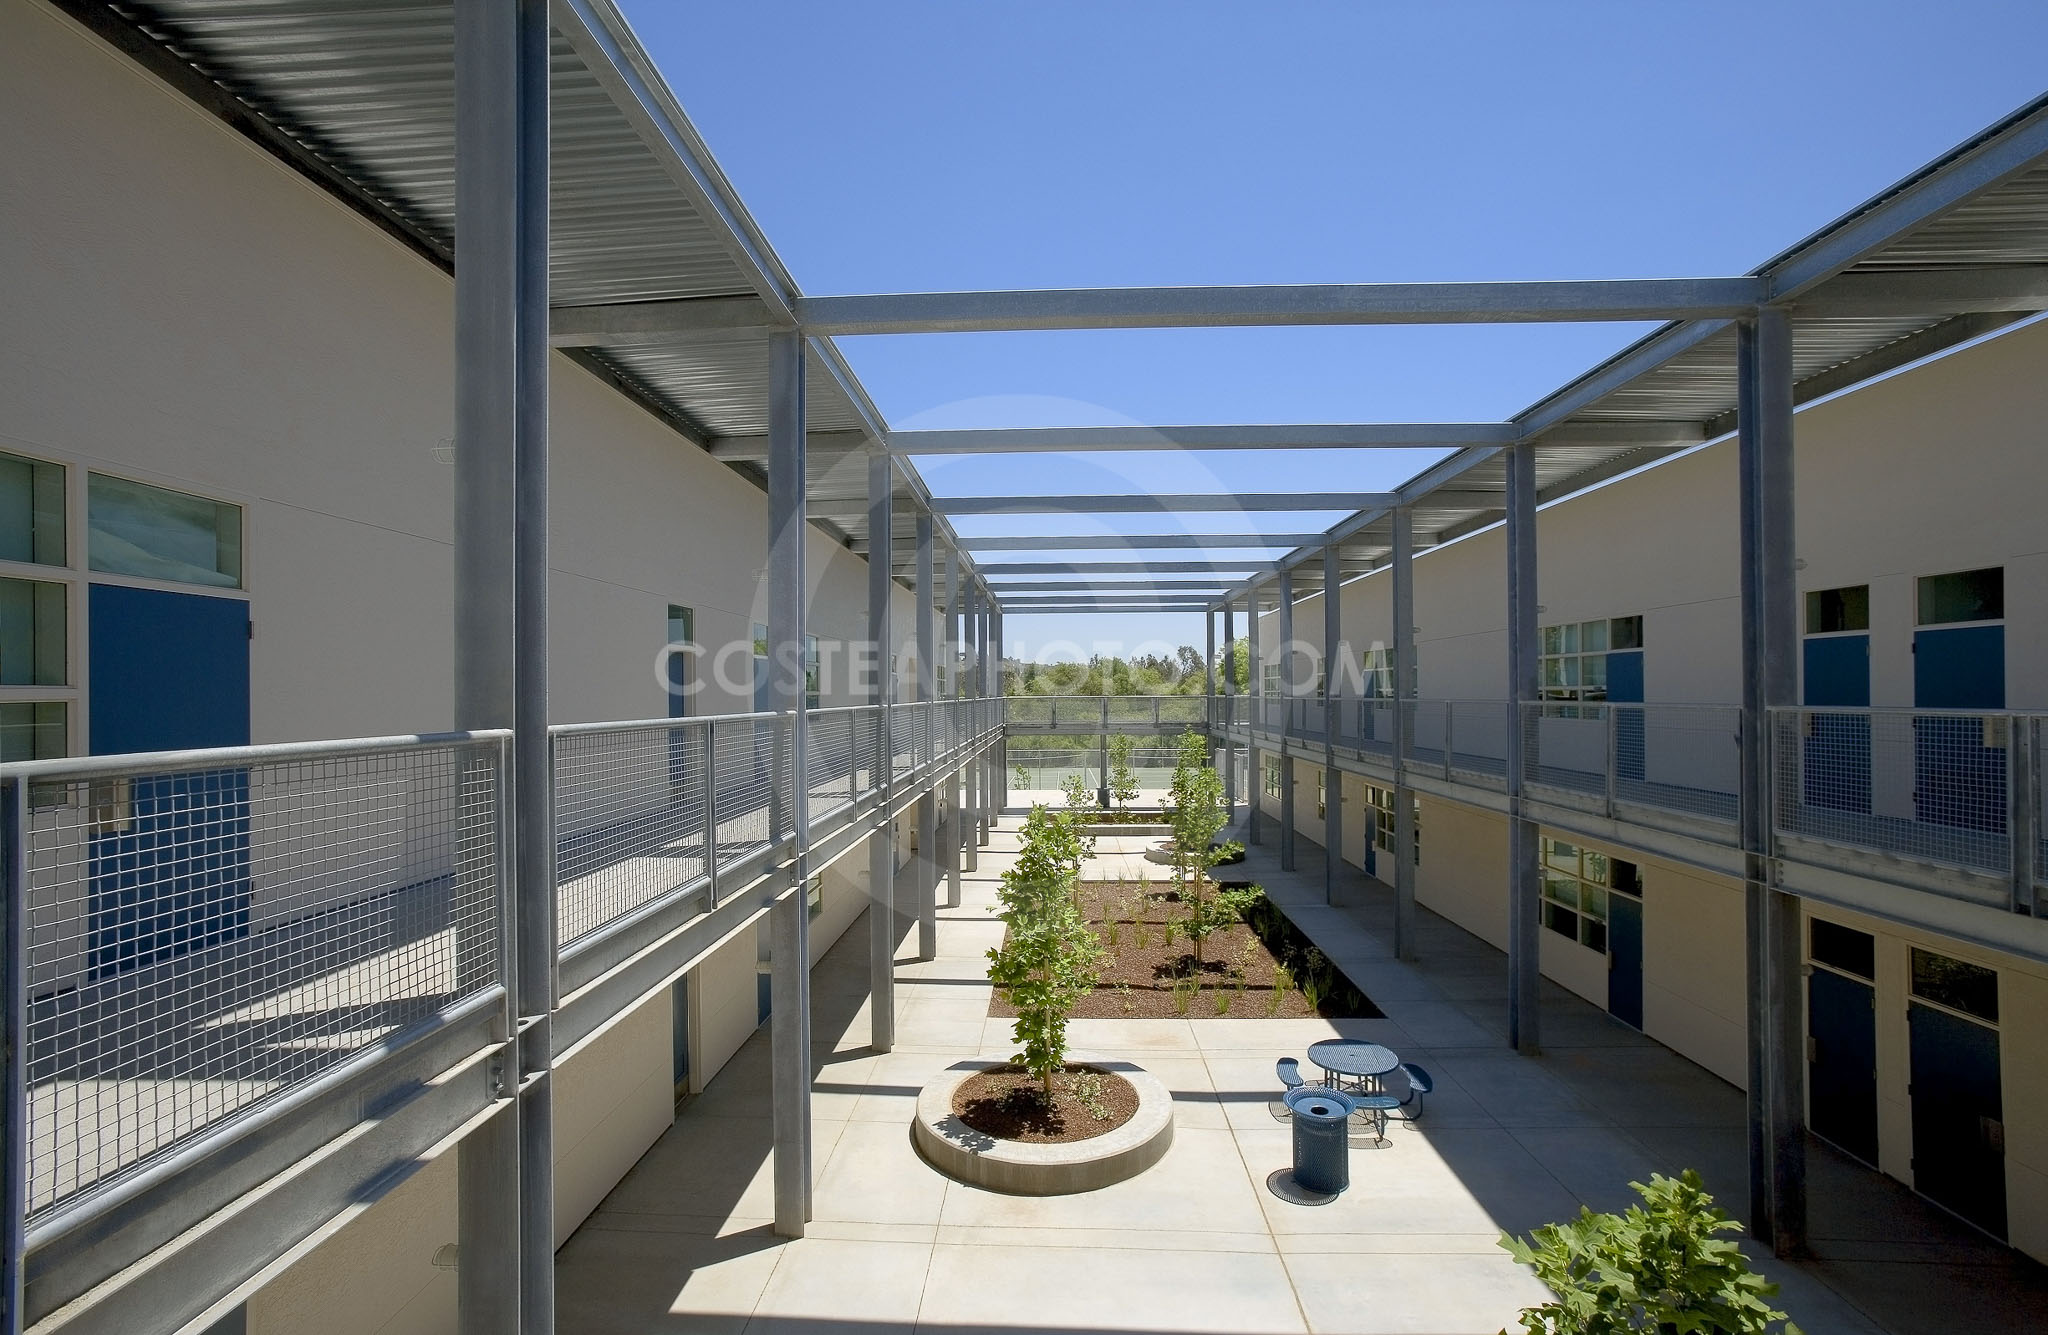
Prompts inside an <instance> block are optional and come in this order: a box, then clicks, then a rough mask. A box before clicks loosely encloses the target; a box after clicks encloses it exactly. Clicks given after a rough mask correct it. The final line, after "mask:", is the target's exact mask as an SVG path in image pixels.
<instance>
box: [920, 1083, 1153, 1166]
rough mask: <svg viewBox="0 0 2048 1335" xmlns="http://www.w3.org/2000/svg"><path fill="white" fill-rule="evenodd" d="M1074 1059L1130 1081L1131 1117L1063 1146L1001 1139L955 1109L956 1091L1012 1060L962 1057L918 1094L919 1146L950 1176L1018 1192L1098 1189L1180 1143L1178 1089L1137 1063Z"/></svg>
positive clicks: (1151, 1163)
mask: <svg viewBox="0 0 2048 1335" xmlns="http://www.w3.org/2000/svg"><path fill="white" fill-rule="evenodd" d="M1071 1060H1073V1061H1076V1062H1085V1063H1086V1064H1088V1065H1090V1066H1094V1067H1098V1068H1100V1069H1101V1070H1104V1071H1114V1072H1115V1073H1116V1074H1118V1075H1120V1076H1122V1077H1123V1078H1124V1079H1126V1080H1128V1081H1130V1083H1131V1087H1132V1088H1133V1089H1135V1090H1137V1091H1138V1111H1137V1112H1135V1113H1133V1114H1131V1120H1130V1121H1128V1122H1125V1123H1124V1124H1123V1125H1122V1126H1120V1127H1118V1128H1117V1129H1116V1130H1114V1131H1109V1132H1105V1133H1104V1134H1102V1135H1099V1136H1096V1137H1094V1138H1092V1139H1089V1140H1076V1141H1071V1142H1068V1143H1066V1144H1063V1145H1040V1144H1027V1143H1025V1142H1023V1141H1016V1140H997V1139H996V1138H995V1137H994V1136H991V1135H987V1134H985V1133H984V1132H980V1131H976V1130H975V1129H974V1128H973V1127H970V1126H968V1125H967V1124H966V1123H964V1122H962V1121H961V1120H960V1119H959V1118H958V1117H955V1116H954V1115H953V1091H955V1090H957V1089H958V1088H959V1087H960V1085H961V1083H962V1082H963V1081H965V1080H966V1079H967V1078H968V1077H970V1076H973V1075H977V1074H979V1073H980V1072H982V1071H986V1070H988V1069H990V1068H991V1067H996V1066H1006V1065H1008V1064H1009V1063H1007V1062H1000V1061H964V1062H956V1063H954V1064H953V1065H952V1066H950V1067H948V1068H947V1069H945V1070H944V1071H941V1072H940V1073H939V1074H938V1076H937V1077H936V1078H934V1079H933V1080H932V1081H931V1083H929V1084H927V1085H926V1086H925V1087H924V1089H923V1090H922V1091H921V1092H920V1093H919V1094H918V1096H917V1120H916V1121H915V1122H914V1123H913V1124H912V1126H911V1138H912V1139H913V1140H914V1141H916V1143H917V1148H918V1151H919V1153H921V1154H923V1155H924V1157H925V1159H926V1160H927V1161H929V1162H930V1163H931V1165H932V1167H934V1168H936V1169H938V1170H939V1171H940V1172H942V1173H944V1174H946V1175H947V1176H948V1177H952V1178H957V1179H958V1180H960V1181H962V1182H966V1183H968V1184H970V1185H972V1186H977V1187H987V1188H988V1189H989V1190H991V1191H1006V1192H1010V1193H1011V1194H1013V1195H1018V1196H1065V1195H1069V1194H1071V1193H1073V1192H1077V1191H1094V1190H1095V1189H1096V1188H1098V1187H1106V1186H1108V1185H1109V1184H1110V1183H1112V1182H1121V1181H1123V1180H1124V1179H1125V1178H1127V1177H1136V1176H1137V1175H1138V1174H1139V1173H1142V1172H1144V1171H1145V1170H1146V1169H1147V1168H1150V1167H1151V1166H1152V1165H1153V1164H1155V1163H1158V1162H1159V1159H1160V1156H1161V1155H1164V1154H1165V1153H1166V1150H1167V1147H1168V1146H1169V1145H1171V1144H1173V1095H1172V1094H1170V1093H1168V1092H1167V1089H1166V1086H1164V1085H1162V1084H1160V1083H1159V1081H1158V1080H1157V1079H1156V1078H1155V1077H1154V1076H1152V1075H1150V1074H1149V1073H1147V1072H1146V1071H1144V1070H1142V1069H1140V1068H1139V1067H1137V1066H1134V1065H1132V1064H1131V1063H1130V1062H1126V1061H1109V1060H1103V1059H1096V1058H1090V1057H1083V1056H1075V1057H1073V1058H1071Z"/></svg>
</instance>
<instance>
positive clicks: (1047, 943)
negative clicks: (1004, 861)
mask: <svg viewBox="0 0 2048 1335" xmlns="http://www.w3.org/2000/svg"><path fill="white" fill-rule="evenodd" d="M1087 856H1088V844H1087V841H1086V840H1085V839H1084V838H1083V837H1082V835H1081V833H1080V829H1079V822H1078V821H1077V819H1076V817H1075V814H1074V813H1073V812H1071V811H1055V810H1053V809H1052V808H1051V807H1048V806H1043V805H1040V806H1034V807H1032V808H1031V814H1030V815H1028V816H1026V817H1025V818H1024V829H1023V838H1022V840H1021V842H1020V844H1019V846H1018V850H1017V859H1016V861H1015V862H1014V863H1012V864H1011V867H1010V869H1009V870H1008V871H1006V872H1004V873H1003V877H1002V884H1001V886H1000V888H999V889H998V890H997V892H996V894H997V898H998V899H999V901H1000V902H1001V904H1002V909H1001V912H1000V916H1001V917H1002V919H1003V921H1004V923H1006V924H1007V925H1008V926H1009V929H1010V930H1009V933H1008V935H1007V936H1006V937H1005V938H1004V941H1003V944H1002V945H1001V946H998V947H997V948H995V949H993V950H991V951H989V952H988V958H989V970H988V977H989V981H990V982H991V983H993V984H995V986H996V988H997V989H998V990H999V991H1001V992H1002V994H1003V996H1004V998H1005V999H1006V1000H1007V1001H1008V1002H1009V1003H1010V1005H1011V1006H1012V1007H1013V1008H1014V1009H1015V1010H1016V1012H1017V1018H1016V1022H1015V1023H1014V1024H1013V1025H1012V1026H1011V1033H1012V1035H1013V1036H1014V1037H1015V1039H1016V1042H1017V1046H1018V1049H1019V1050H1018V1052H1017V1053H1016V1055H1015V1056H1013V1057H1012V1058H1011V1060H1012V1061H1014V1062H1016V1063H1017V1064H1018V1065H1020V1066H1022V1067H1023V1068H1024V1069H1025V1070H1027V1071H1029V1072H1030V1073H1031V1075H1032V1076H1033V1077H1034V1078H1036V1079H1037V1080H1038V1082H1039V1083H1040V1085H1041V1086H1043V1088H1044V1091H1045V1099H1046V1102H1048V1103H1050V1102H1051V1101H1052V1077H1053V1073H1054V1072H1056V1071H1058V1070H1059V1069H1060V1068H1061V1067H1063V1066H1064V1065H1065V1064H1066V1060H1067V1018H1068V1016H1070V1015H1072V1014H1073V1010H1074V1006H1075V1004H1076V1003H1077V1002H1079V1001H1080V999H1081V997H1082V996H1083V995H1085V994H1086V993H1087V992H1088V991H1089V990H1090V989H1091V988H1093V987H1094V986H1095V984H1096V981H1097V980H1098V979H1099V978H1100V977H1101V972H1102V961H1103V958H1104V955H1103V950H1102V943H1101V942H1100V941H1099V940H1097V938H1096V936H1095V932H1094V930H1093V929H1092V928H1091V927H1090V926H1089V925H1088V920H1087V918H1086V917H1085V916H1084V915H1083V914H1082V913H1081V911H1080V910H1079V908H1077V907H1076V903H1075V897H1074V887H1075V883H1076V882H1077V881H1078V880H1079V878H1080V875H1081V863H1082V862H1083V861H1084V860H1085V859H1086V858H1087Z"/></svg>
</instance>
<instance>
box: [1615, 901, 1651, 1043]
mask: <svg viewBox="0 0 2048 1335" xmlns="http://www.w3.org/2000/svg"><path fill="white" fill-rule="evenodd" d="M1607 952H1608V953H1607V1013H1608V1014H1610V1015H1612V1016H1613V1017H1614V1018H1615V1019H1617V1020H1620V1021H1621V1022H1622V1023H1623V1024H1628V1025H1633V1026H1635V1027H1636V1028H1637V1029H1641V1028H1642V1027H1643V901H1642V900H1640V899H1637V898H1635V897H1634V896H1632V895H1623V894H1609V895H1608V896H1607Z"/></svg>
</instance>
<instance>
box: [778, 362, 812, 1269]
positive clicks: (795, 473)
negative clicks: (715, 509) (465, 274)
mask: <svg viewBox="0 0 2048 1335" xmlns="http://www.w3.org/2000/svg"><path fill="white" fill-rule="evenodd" d="M804 407H805V405H804V341H803V339H801V338H799V337H798V336H797V335H796V334H795V333H778V334H775V335H773V336H771V337H770V338H769V340H768V437H769V442H770V455H769V460H768V708H769V709H770V710H771V711H773V712H774V713H776V714H778V715H784V716H787V717H788V719H789V729H790V743H789V750H788V755H789V760H788V762H787V766H788V767H787V769H786V770H784V772H783V773H782V774H781V775H778V776H777V783H776V786H777V787H778V788H784V790H785V791H786V792H787V793H788V794H789V797H788V801H789V804H790V805H789V811H790V819H791V822H792V825H791V828H792V829H793V830H794V831H795V835H796V862H795V866H794V867H793V868H792V875H791V881H792V884H793V890H792V893H790V894H788V895H786V896H782V897H779V898H778V899H777V900H776V901H775V906H774V907H773V908H772V909H770V910H769V927H770V938H771V953H770V962H769V969H770V981H769V986H770V989H771V997H772V1001H771V1009H770V1019H769V1024H770V1033H769V1038H770V1043H771V1059H770V1060H771V1072H772V1075H773V1097H774V1122H775V1231H776V1232H777V1233H778V1234H779V1235H781V1236H782V1237H785V1238H800V1237H802V1236H803V1234H804V1225H805V1224H806V1223H808V1222H809V1220H810V1217H811V1200H810V1195H811V1176H812V1174H811V1152H810V1146H811V1117H810V1111H811V1109H810V1103H811V1035H810V1015H811V987H810V980H811V968H810V964H811V953H810V914H809V913H808V912H806V882H807V881H808V879H809V876H810V865H809V844H810V784H809V783H808V782H807V781H806V776H807V775H808V774H809V772H810V767H809V763H808V762H809V740H810V739H809V711H808V710H807V709H806V707H805V705H806V690H805V685H806V684H805V680H804V668H805V664H804V637H805V623H806V621H807V620H808V617H807V610H808V609H807V608H806V607H805V606H804V594H805V590H806V588H807V587H808V585H807V581H806V580H805V569H804V567H805V546H806V544H805V537H806V524H805V519H804V510H805V506H804V489H805V471H804V449H805V438H804ZM777 754H778V755H780V754H781V751H780V748H778V751H777ZM785 785H786V787H785ZM779 833H780V832H779V831H778V832H777V834H778V835H779Z"/></svg>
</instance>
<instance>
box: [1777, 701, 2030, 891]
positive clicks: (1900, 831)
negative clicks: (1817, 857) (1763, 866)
mask: <svg viewBox="0 0 2048 1335" xmlns="http://www.w3.org/2000/svg"><path fill="white" fill-rule="evenodd" d="M2043 723H2044V720H2043V719H2041V718H2040V717H2038V716H2033V715H2025V714H2010V713H1973V712H1968V711H1961V710H1909V709H1812V708H1799V709H1774V710H1772V711H1771V724H1770V732H1771V756H1772V767H1771V790H1772V810H1771V831H1772V835H1773V837H1774V838H1775V839H1776V840H1777V841H1778V842H1779V843H1780V844H1781V845H1783V846H1784V848H1785V849H1786V850H1788V855H1792V852H1791V851H1790V850H1797V851H1804V850H1806V849H1809V848H1811V847H1813V846H1814V845H1823V846H1828V847H1832V848H1846V849H1854V850H1858V851H1861V852H1865V853H1871V854H1877V855H1880V856H1883V857H1886V858H1896V859H1905V860H1908V861H1912V862H1919V863H1931V864H1936V865H1939V866H1943V867H1950V868H1955V869H1958V870H1960V871H1963V872H1967V873H1975V874H1978V875H1980V876H1992V877H1997V878H2001V879H2004V880H2006V881H2008V882H2009V883H2010V885H2011V898H2012V905H2011V906H2012V907H2013V908H2015V909H2017V910H2019V911H2022V912H2032V911H2034V906H2035V903H2036V899H2037V895H2036V893H2035V888H2036V887H2037V886H2040V885H2042V884H2043V883H2044V882H2048V850H2044V849H2043V847H2042V844H2041V834H2042V831H2043V829H2044V828H2048V820H2044V809H2043V805H2042V791H2041V783H2040V744H2041V735H2042V727H2043Z"/></svg>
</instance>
